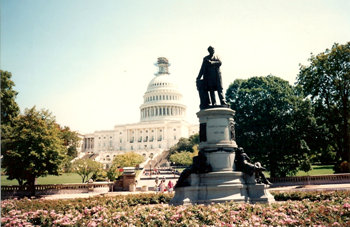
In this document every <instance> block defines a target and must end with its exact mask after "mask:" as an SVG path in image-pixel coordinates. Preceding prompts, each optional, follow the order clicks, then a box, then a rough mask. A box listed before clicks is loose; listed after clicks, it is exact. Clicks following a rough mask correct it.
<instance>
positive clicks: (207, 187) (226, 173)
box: [170, 108, 274, 205]
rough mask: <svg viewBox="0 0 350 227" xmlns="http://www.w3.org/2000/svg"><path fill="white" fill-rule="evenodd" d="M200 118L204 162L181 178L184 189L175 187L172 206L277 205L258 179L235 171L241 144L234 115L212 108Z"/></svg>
mask: <svg viewBox="0 0 350 227" xmlns="http://www.w3.org/2000/svg"><path fill="white" fill-rule="evenodd" d="M197 116H198V118H199V122H200V132H199V134H200V135H199V137H200V144H199V149H200V155H201V156H202V158H197V160H200V161H199V162H198V163H194V164H193V165H192V167H191V168H189V169H186V170H185V171H184V173H183V174H182V175H181V176H180V179H179V182H180V185H177V186H176V187H175V196H174V198H173V199H172V200H171V202H170V204H173V205H180V204H209V203H212V202H226V201H235V202H250V203H256V202H262V203H270V202H273V201H274V198H273V196H272V195H271V194H270V193H269V192H268V191H267V190H266V186H265V185H264V184H256V182H255V178H254V175H253V176H249V175H247V174H245V173H243V172H240V171H235V164H234V160H235V149H236V148H237V144H236V141H235V131H234V120H233V116H234V111H233V110H231V109H229V108H212V109H205V110H201V111H200V112H198V113H197ZM203 156H204V157H205V158H204V160H205V163H203ZM208 166H209V167H208ZM201 171H202V172H201ZM205 171H207V172H205ZM179 182H178V183H179Z"/></svg>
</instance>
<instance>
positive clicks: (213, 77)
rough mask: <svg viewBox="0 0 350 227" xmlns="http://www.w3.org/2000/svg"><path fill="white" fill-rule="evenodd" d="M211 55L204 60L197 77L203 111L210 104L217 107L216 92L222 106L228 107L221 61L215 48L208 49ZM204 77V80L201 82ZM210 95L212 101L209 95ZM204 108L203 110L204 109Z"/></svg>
mask: <svg viewBox="0 0 350 227" xmlns="http://www.w3.org/2000/svg"><path fill="white" fill-rule="evenodd" d="M208 52H209V55H208V56H205V57H204V58H203V63H202V66H201V69H200V71H199V74H198V76H197V88H198V91H199V95H200V98H201V109H203V108H206V107H207V106H208V105H209V104H211V105H212V106H215V105H216V100H215V91H217V92H218V96H219V99H220V104H221V105H226V102H225V100H224V96H223V93H222V90H223V88H222V80H221V72H220V66H221V61H220V59H219V58H218V56H216V55H214V53H215V50H214V47H212V46H209V47H208ZM202 76H203V80H201V78H202ZM208 92H209V94H210V101H209V97H208V95H207V93H208ZM205 93H206V94H205ZM202 107H203V108H202Z"/></svg>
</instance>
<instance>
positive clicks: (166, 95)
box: [140, 57, 186, 121]
mask: <svg viewBox="0 0 350 227" xmlns="http://www.w3.org/2000/svg"><path fill="white" fill-rule="evenodd" d="M156 65H157V66H158V67H159V71H158V73H156V76H155V77H154V78H153V79H152V80H151V81H150V82H149V84H148V87H147V91H146V93H145V95H144V96H143V98H144V103H143V104H142V105H141V107H140V110H141V121H155V120H183V119H184V117H185V113H186V106H185V105H184V104H183V103H182V94H181V93H180V91H179V89H178V86H177V84H176V82H175V80H174V76H173V75H170V74H169V72H168V66H169V63H168V60H167V59H166V58H164V57H160V58H158V61H157V64H156Z"/></svg>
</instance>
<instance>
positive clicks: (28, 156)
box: [2, 107, 64, 194]
mask: <svg viewBox="0 0 350 227" xmlns="http://www.w3.org/2000/svg"><path fill="white" fill-rule="evenodd" d="M4 138H5V139H4V140H3V141H2V143H3V147H4V149H3V152H2V154H3V162H2V166H3V167H4V168H5V169H6V174H7V175H8V178H9V179H16V180H17V181H18V183H19V185H23V184H24V183H26V184H28V185H30V186H31V187H32V189H31V190H33V191H32V193H33V194H34V193H35V191H34V182H35V179H36V178H38V177H40V176H46V175H47V174H52V175H58V174H59V171H60V167H61V164H62V161H63V159H64V147H63V146H62V141H61V139H60V135H59V129H58V127H57V124H56V123H55V119H54V117H53V116H52V115H51V114H50V113H49V112H48V111H45V110H42V111H37V110H36V109H35V107H33V108H31V109H26V110H25V113H24V115H19V116H18V117H16V118H15V119H13V126H12V127H11V129H10V130H9V131H8V132H6V134H5V135H4Z"/></svg>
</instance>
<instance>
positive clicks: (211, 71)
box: [198, 55, 222, 91]
mask: <svg viewBox="0 0 350 227" xmlns="http://www.w3.org/2000/svg"><path fill="white" fill-rule="evenodd" d="M209 60H210V61H212V62H213V63H209ZM220 66H221V61H220V59H219V58H218V57H217V56H215V55H214V56H210V55H208V56H206V57H204V58H203V63H202V66H201V69H200V71H199V74H198V77H199V78H200V77H201V76H202V75H203V82H204V86H205V89H206V90H208V91H221V90H222V79H221V72H220Z"/></svg>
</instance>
